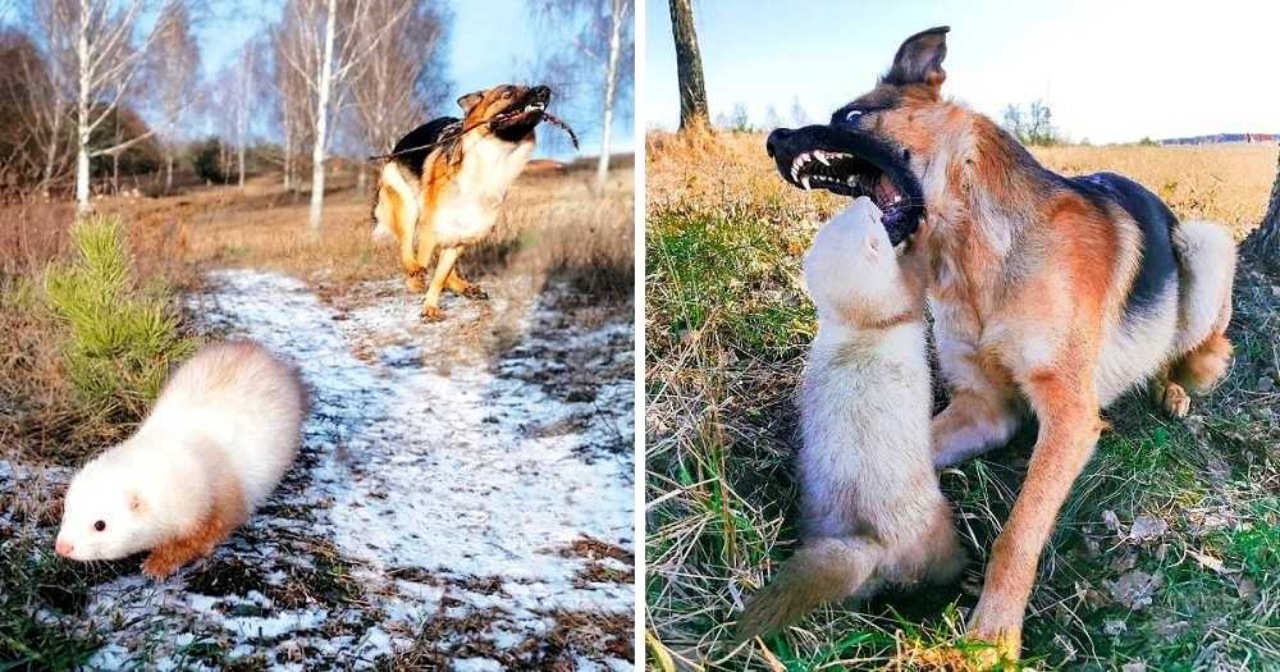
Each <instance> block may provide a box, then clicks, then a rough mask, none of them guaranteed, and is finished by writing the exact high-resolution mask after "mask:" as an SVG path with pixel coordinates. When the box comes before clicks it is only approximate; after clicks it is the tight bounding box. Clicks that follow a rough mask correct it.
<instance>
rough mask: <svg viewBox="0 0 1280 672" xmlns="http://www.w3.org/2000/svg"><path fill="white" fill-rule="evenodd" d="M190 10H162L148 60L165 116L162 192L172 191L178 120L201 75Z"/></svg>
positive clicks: (176, 6)
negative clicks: (153, 47) (153, 51)
mask: <svg viewBox="0 0 1280 672" xmlns="http://www.w3.org/2000/svg"><path fill="white" fill-rule="evenodd" d="M193 28H194V26H193V22H192V17H191V9H190V7H188V6H187V5H186V4H185V3H182V2H171V3H168V4H166V5H165V7H164V8H163V10H162V11H161V14H160V18H159V19H158V20H157V25H156V47H157V49H156V54H155V58H152V59H151V63H152V66H151V67H152V74H153V77H152V80H153V82H154V84H155V91H156V94H157V98H158V100H157V103H158V104H159V107H160V110H161V113H162V114H163V116H164V121H163V131H162V132H161V133H160V136H161V146H162V147H163V149H164V162H165V175H164V190H165V191H166V192H168V191H171V190H172V189H173V164H174V161H175V158H176V154H177V149H178V145H179V143H180V142H181V139H182V138H181V135H180V134H179V132H178V118H179V117H180V116H181V115H182V113H183V112H184V111H185V110H186V109H187V108H188V106H189V105H190V104H191V102H192V100H193V98H194V97H195V90H196V84H197V83H198V82H197V80H198V78H199V74H200V46H199V44H197V43H196V38H195V35H194V34H193V33H192V29H193Z"/></svg>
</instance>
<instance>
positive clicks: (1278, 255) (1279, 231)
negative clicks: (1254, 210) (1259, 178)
mask: <svg viewBox="0 0 1280 672" xmlns="http://www.w3.org/2000/svg"><path fill="white" fill-rule="evenodd" d="M1244 248H1245V251H1246V252H1248V253H1249V254H1251V255H1253V257H1254V258H1255V259H1257V260H1258V261H1261V262H1262V263H1263V264H1264V265H1266V266H1269V267H1271V268H1280V156H1278V157H1276V179H1275V181H1274V182H1272V183H1271V203H1270V205H1268V206H1267V214H1265V215H1263V216H1262V223H1261V224H1259V225H1258V228H1257V229H1254V231H1253V233H1251V234H1249V237H1248V238H1247V239H1245V241H1244Z"/></svg>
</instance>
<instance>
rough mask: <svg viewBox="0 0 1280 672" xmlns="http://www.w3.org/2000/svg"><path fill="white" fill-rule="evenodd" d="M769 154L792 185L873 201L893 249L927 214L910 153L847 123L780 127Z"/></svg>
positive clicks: (767, 148) (768, 143)
mask: <svg viewBox="0 0 1280 672" xmlns="http://www.w3.org/2000/svg"><path fill="white" fill-rule="evenodd" d="M765 151H766V152H768V153H769V156H770V157H771V158H772V159H773V160H774V162H775V163H776V164H777V168H778V172H779V173H780V174H781V175H782V178H783V179H784V180H786V181H787V182H790V183H791V184H792V185H794V186H797V187H800V188H801V189H805V190H808V189H814V188H821V189H826V190H827V191H830V192H833V193H836V194H840V195H842V196H849V197H851V198H857V197H859V196H868V197H870V198H871V200H873V201H875V203H876V205H877V206H878V207H879V208H880V211H881V212H883V213H884V217H883V223H884V227H885V230H886V231H888V233H889V240H890V241H892V242H893V244H894V245H897V244H899V243H901V242H902V241H904V240H906V239H907V237H908V236H910V235H911V234H912V233H914V232H915V230H916V228H918V227H919V226H920V220H921V219H922V218H923V217H924V212H925V210H924V193H923V191H922V189H921V187H920V180H919V179H917V178H916V176H915V174H914V173H912V172H911V169H910V167H909V166H908V163H907V162H908V157H907V154H906V152H905V151H904V150H902V149H900V148H898V147H896V146H895V145H894V144H891V143H890V142H889V141H887V140H885V139H882V138H880V137H878V136H875V135H872V134H870V133H867V132H865V131H862V130H860V129H858V128H857V127H856V126H852V125H843V124H840V125H813V126H805V127H803V128H797V129H790V128H779V129H776V130H774V131H773V132H772V133H770V134H769V138H768V140H766V141H765Z"/></svg>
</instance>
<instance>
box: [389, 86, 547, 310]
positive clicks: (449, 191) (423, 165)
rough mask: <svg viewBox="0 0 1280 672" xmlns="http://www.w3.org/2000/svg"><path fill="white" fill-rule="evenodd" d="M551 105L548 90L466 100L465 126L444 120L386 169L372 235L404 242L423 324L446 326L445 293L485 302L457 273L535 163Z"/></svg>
mask: <svg viewBox="0 0 1280 672" xmlns="http://www.w3.org/2000/svg"><path fill="white" fill-rule="evenodd" d="M550 99H551V89H549V88H547V87H545V86H535V87H526V86H516V85H511V84H507V85H503V86H496V87H494V88H492V89H488V90H485V91H476V92H474V93H468V94H467V95H465V96H463V97H461V98H459V99H458V105H459V106H460V107H462V110H463V117H462V119H458V118H455V117H441V118H439V119H435V120H432V121H430V122H427V123H426V124H423V125H421V126H419V127H417V128H415V129H414V130H413V131H411V132H409V134H408V135H406V136H404V137H403V138H401V139H400V141H399V142H397V143H396V146H395V149H393V150H392V152H391V155H390V156H391V160H390V161H388V162H387V163H386V165H384V166H383V167H382V173H381V174H380V175H379V178H378V191H377V200H376V201H375V203H374V207H373V218H374V221H375V222H376V223H377V228H375V229H374V232H373V235H374V237H375V238H386V237H387V236H389V235H394V236H395V238H396V240H397V241H398V242H399V245H400V263H401V264H402V265H403V267H404V270H405V273H407V274H408V279H407V281H406V284H407V285H408V287H409V290H410V291H413V292H421V291H423V290H424V289H425V290H426V292H427V295H426V297H425V298H424V299H423V301H422V317H423V318H425V319H427V320H431V321H436V320H440V319H442V318H443V315H442V313H441V312H440V293H441V292H442V291H444V290H445V289H448V290H449V291H451V292H455V293H457V294H461V295H464V296H467V297H470V298H485V293H484V292H483V291H482V290H481V289H480V288H479V287H477V286H476V285H473V284H471V283H469V282H467V281H466V280H463V279H462V277H461V276H459V275H458V271H457V269H456V268H455V266H454V265H455V264H456V263H457V261H458V257H459V256H460V255H461V254H462V250H463V248H464V247H465V246H467V245H471V244H474V243H476V242H477V241H478V240H480V239H481V238H483V237H484V236H485V235H486V234H487V233H489V231H490V230H492V229H493V225H494V223H495V222H496V221H497V218H498V209H499V207H501V205H502V202H503V200H504V199H505V198H506V195H507V189H508V188H509V187H510V186H511V183H512V182H514V181H515V179H516V177H517V176H519V175H520V172H521V171H522V170H524V167H525V164H527V163H529V157H530V156H532V155H533V146H534V142H535V141H536V137H535V135H534V128H536V127H537V125H538V124H539V123H540V122H541V121H542V119H543V115H544V114H545V113H546V109H547V102H548V101H549V100H550ZM415 242H416V243H417V246H416V248H415V246H414V243H415ZM437 247H439V248H440V255H439V256H440V258H439V261H438V262H437V263H436V269H435V273H434V274H433V276H432V278H431V284H430V285H429V286H428V285H427V284H426V283H425V281H424V279H425V276H426V268H427V267H428V266H429V265H430V264H431V257H432V253H433V252H434V251H435V249H436V248H437Z"/></svg>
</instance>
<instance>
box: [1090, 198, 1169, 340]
mask: <svg viewBox="0 0 1280 672" xmlns="http://www.w3.org/2000/svg"><path fill="white" fill-rule="evenodd" d="M1068 182H1070V183H1071V184H1072V185H1073V186H1074V187H1076V188H1077V189H1078V190H1079V191H1081V192H1083V193H1084V195H1085V196H1086V197H1088V198H1090V200H1093V201H1094V202H1095V203H1096V202H1097V200H1098V199H1103V200H1106V201H1110V202H1111V203H1114V204H1116V205H1119V206H1120V207H1122V208H1124V211H1125V212H1127V213H1129V216H1130V217H1132V218H1133V221H1134V222H1137V224H1138V229H1139V230H1140V231H1141V232H1142V246H1141V251H1142V261H1141V262H1140V263H1141V265H1140V266H1139V268H1138V275H1137V277H1135V278H1134V279H1133V286H1132V287H1130V288H1129V296H1128V297H1127V298H1126V300H1125V307H1124V315H1125V318H1126V319H1128V318H1130V317H1134V316H1139V315H1144V314H1147V313H1148V312H1149V311H1151V310H1154V308H1155V304H1156V302H1157V301H1158V300H1159V299H1160V296H1161V295H1162V294H1164V292H1165V290H1166V289H1167V288H1168V287H1169V284H1170V283H1173V284H1174V285H1175V287H1176V285H1177V282H1178V260H1177V256H1176V254H1175V253H1174V249H1173V240H1172V236H1171V234H1172V232H1173V229H1174V227H1176V226H1178V217H1177V216H1176V215H1174V214H1173V211H1171V210H1170V209H1169V206H1167V205H1165V204H1164V201H1161V200H1160V197H1158V196H1156V195H1155V194H1153V193H1151V192H1150V191H1148V190H1147V189H1146V188H1145V187H1143V186H1142V185H1140V184H1138V183H1137V182H1134V181H1133V180H1130V179H1129V178H1127V177H1124V176H1123V175H1117V174H1115V173H1094V174H1092V175H1082V176H1080V177H1075V178H1071V179H1069V180H1068Z"/></svg>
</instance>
